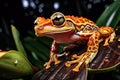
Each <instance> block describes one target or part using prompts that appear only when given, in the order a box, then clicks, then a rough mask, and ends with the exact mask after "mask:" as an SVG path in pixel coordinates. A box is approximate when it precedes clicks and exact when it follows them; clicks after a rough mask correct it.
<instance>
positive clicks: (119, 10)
mask: <svg viewBox="0 0 120 80" xmlns="http://www.w3.org/2000/svg"><path fill="white" fill-rule="evenodd" d="M119 21H120V0H117V1H115V2H114V3H112V4H111V5H110V6H109V7H107V8H106V9H105V11H104V12H103V13H102V15H101V16H100V17H99V18H98V20H97V21H96V23H97V24H98V25H99V26H105V25H106V26H112V27H114V28H116V25H117V23H118V22H119Z"/></svg>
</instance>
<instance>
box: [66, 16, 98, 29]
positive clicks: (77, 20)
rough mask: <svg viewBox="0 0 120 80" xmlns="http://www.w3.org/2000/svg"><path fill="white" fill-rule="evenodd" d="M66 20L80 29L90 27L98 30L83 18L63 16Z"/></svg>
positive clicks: (92, 23)
mask: <svg viewBox="0 0 120 80" xmlns="http://www.w3.org/2000/svg"><path fill="white" fill-rule="evenodd" d="M65 18H66V20H70V21H72V22H73V23H74V24H75V25H76V26H77V28H78V30H79V28H80V29H81V27H83V28H85V27H86V26H87V27H90V28H92V29H93V28H97V29H99V27H98V26H97V25H96V24H95V23H94V22H93V21H91V20H89V19H87V18H84V17H75V16H65Z"/></svg>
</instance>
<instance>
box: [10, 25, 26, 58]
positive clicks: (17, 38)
mask: <svg viewBox="0 0 120 80" xmlns="http://www.w3.org/2000/svg"><path fill="white" fill-rule="evenodd" d="M11 28H12V35H13V38H14V41H15V44H16V47H17V50H18V51H20V52H21V54H23V55H24V56H26V57H27V54H26V52H25V50H24V47H23V45H22V42H21V41H20V34H19V32H18V30H17V29H16V28H15V26H13V25H11Z"/></svg>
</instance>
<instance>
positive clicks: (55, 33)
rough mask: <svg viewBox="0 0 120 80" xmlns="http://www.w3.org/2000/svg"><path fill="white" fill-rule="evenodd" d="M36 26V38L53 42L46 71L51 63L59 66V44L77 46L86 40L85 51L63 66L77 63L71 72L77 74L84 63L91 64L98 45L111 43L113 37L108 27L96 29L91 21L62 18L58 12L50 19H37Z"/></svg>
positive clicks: (111, 29)
mask: <svg viewBox="0 0 120 80" xmlns="http://www.w3.org/2000/svg"><path fill="white" fill-rule="evenodd" d="M35 23H37V25H36V26H35V28H34V29H35V34H36V36H47V37H50V38H53V39H54V41H53V43H52V46H51V51H50V60H49V61H48V62H47V63H45V65H44V66H46V67H45V68H46V69H48V68H50V67H51V66H50V65H51V63H53V62H54V63H55V64H59V63H60V62H61V61H60V60H58V57H59V56H60V55H58V49H59V44H68V43H70V44H79V45H80V42H81V41H83V40H87V41H88V43H87V45H88V48H87V51H86V52H84V53H83V54H81V55H76V54H74V55H73V56H72V57H71V59H72V61H67V62H66V63H65V65H66V66H67V67H69V66H70V65H71V64H75V63H78V65H77V66H76V67H75V68H74V69H73V71H76V72H78V71H79V68H80V66H81V65H82V64H83V63H85V64H86V65H87V64H88V63H89V62H91V61H92V60H93V59H94V57H95V56H96V54H97V52H98V48H99V43H100V42H101V41H103V40H104V41H105V42H104V46H107V45H109V43H112V42H113V39H114V37H115V32H114V29H113V28H111V27H108V26H102V27H100V28H99V27H98V26H97V25H96V24H95V23H94V22H93V21H91V20H89V19H87V18H83V17H74V16H64V15H63V14H62V13H60V12H56V13H54V14H53V15H52V16H51V18H50V19H45V18H44V17H38V18H37V19H36V20H35ZM72 47H74V46H69V47H66V48H65V49H68V48H72Z"/></svg>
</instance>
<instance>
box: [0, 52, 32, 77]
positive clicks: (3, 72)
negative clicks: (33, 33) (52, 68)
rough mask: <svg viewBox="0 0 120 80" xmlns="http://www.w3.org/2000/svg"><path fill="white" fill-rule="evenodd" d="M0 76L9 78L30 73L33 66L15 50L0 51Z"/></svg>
mask: <svg viewBox="0 0 120 80" xmlns="http://www.w3.org/2000/svg"><path fill="white" fill-rule="evenodd" d="M1 53H2V54H3V53H4V55H2V56H0V78H5V79H11V78H20V77H23V76H28V75H32V74H33V73H34V70H33V67H32V65H31V63H30V62H29V60H28V59H27V58H26V57H25V56H24V55H23V54H21V53H20V52H18V51H15V50H10V51H4V52H0V54H1Z"/></svg>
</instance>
